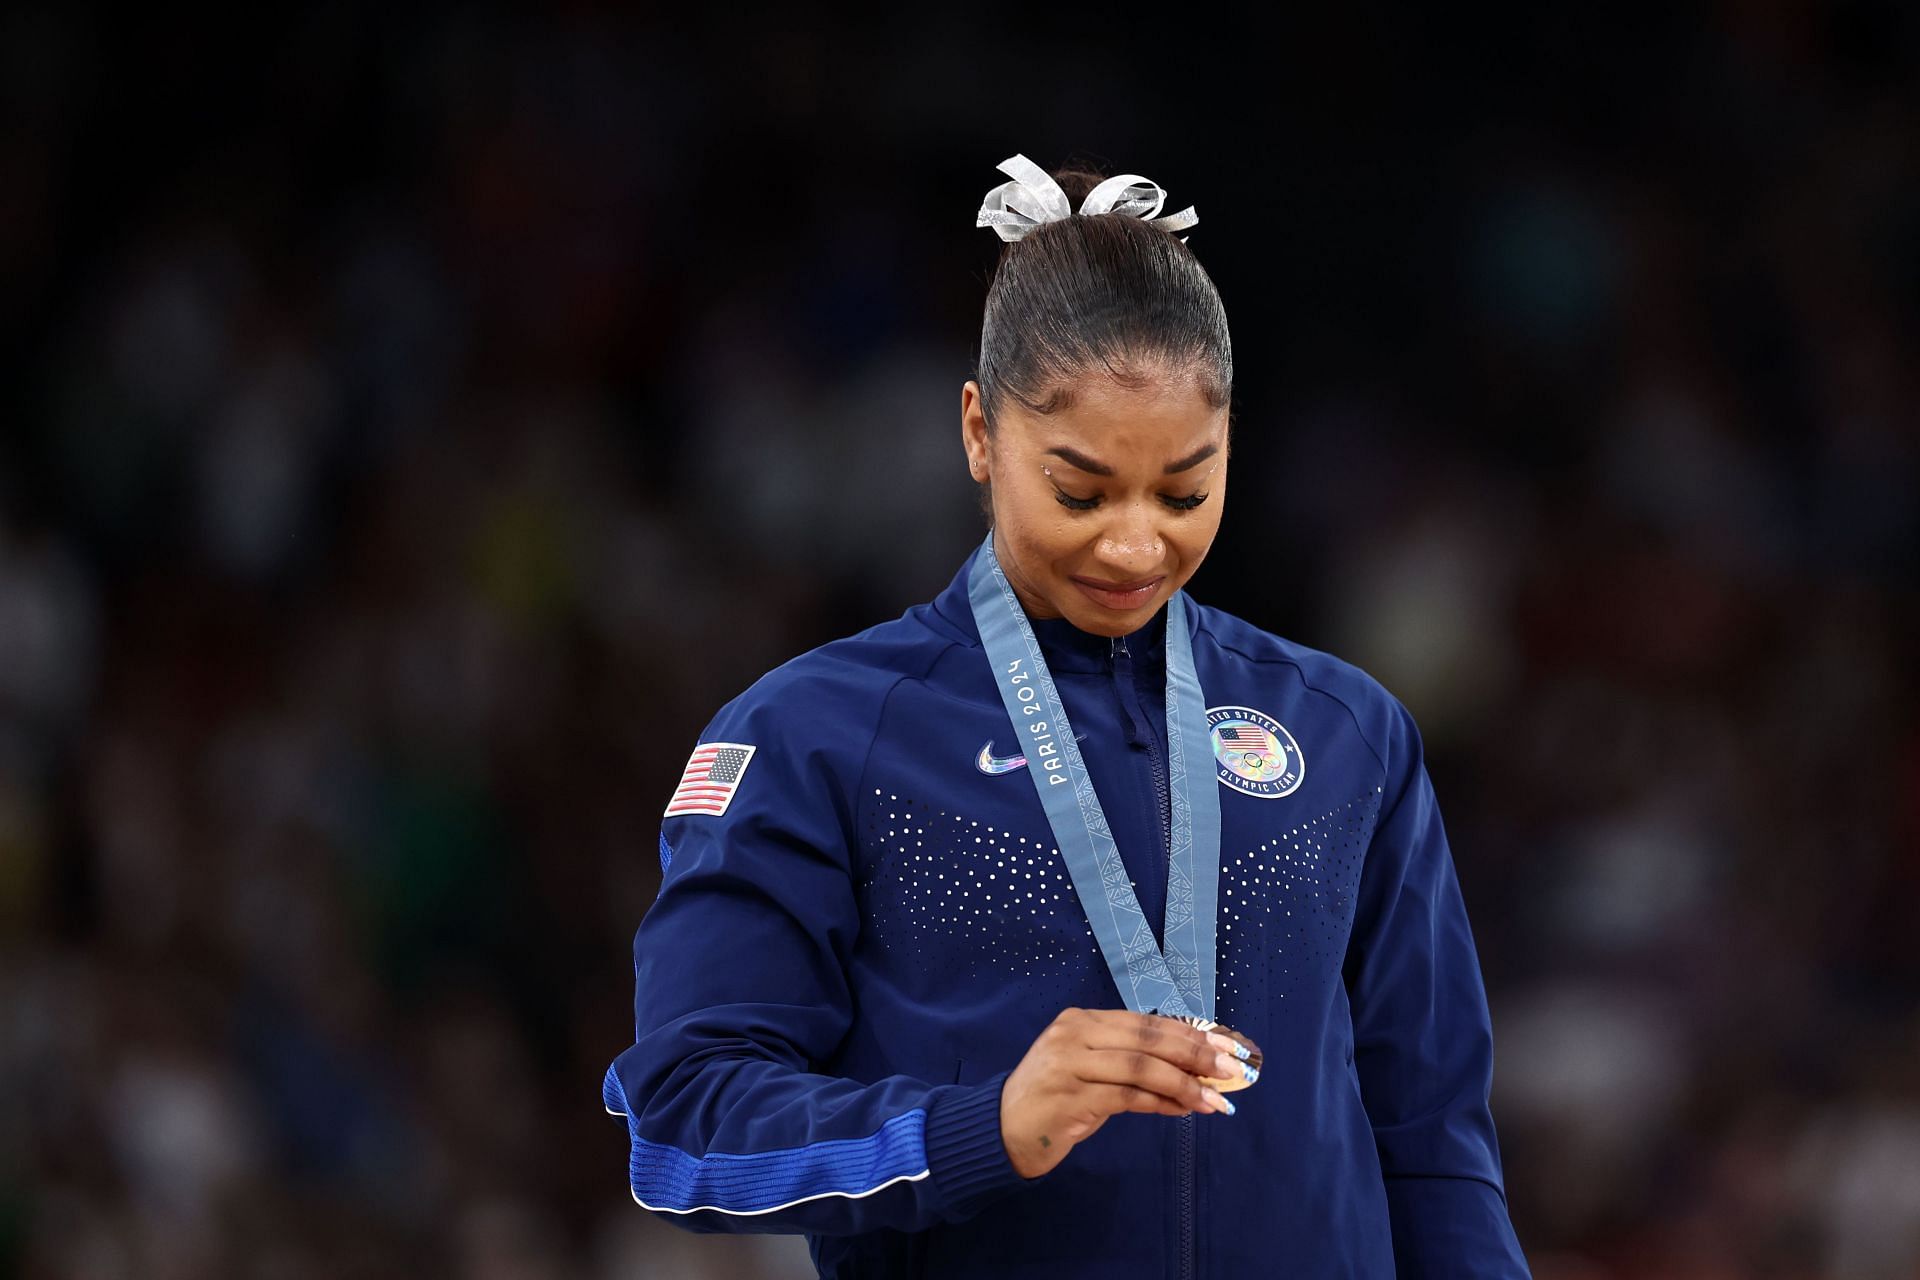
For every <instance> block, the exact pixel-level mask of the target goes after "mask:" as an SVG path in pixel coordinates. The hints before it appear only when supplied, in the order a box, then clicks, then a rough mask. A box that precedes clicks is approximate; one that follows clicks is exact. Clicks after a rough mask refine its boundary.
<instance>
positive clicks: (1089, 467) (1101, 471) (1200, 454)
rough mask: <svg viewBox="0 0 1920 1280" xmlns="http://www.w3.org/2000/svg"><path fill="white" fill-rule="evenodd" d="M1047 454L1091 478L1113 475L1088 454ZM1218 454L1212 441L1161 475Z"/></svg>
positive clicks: (1057, 450)
mask: <svg viewBox="0 0 1920 1280" xmlns="http://www.w3.org/2000/svg"><path fill="white" fill-rule="evenodd" d="M1047 452H1048V453H1050V454H1052V455H1053V456H1054V457H1056V458H1059V459H1060V460H1061V461H1062V462H1065V463H1067V464H1068V465H1069V466H1074V467H1078V468H1079V469H1080V470H1082V471H1084V472H1086V473H1087V474H1088V475H1090V476H1110V475H1112V474H1113V468H1112V467H1110V466H1108V465H1107V464H1106V463H1104V462H1095V461H1094V460H1093V459H1092V458H1089V457H1088V456H1087V455H1086V454H1084V453H1081V452H1079V451H1078V450H1075V449H1068V448H1066V447H1064V446H1062V447H1060V448H1055V449H1049V450H1047ZM1218 452H1220V446H1219V445H1218V444H1216V443H1213V442H1211V441H1210V442H1208V443H1207V444H1203V445H1201V446H1200V447H1199V448H1198V449H1195V450H1194V451H1193V452H1192V453H1190V454H1188V455H1187V456H1186V457H1184V458H1175V459H1174V460H1173V461H1172V462H1169V463H1168V464H1167V465H1166V468H1165V470H1163V471H1162V472H1161V474H1162V475H1169V476H1171V475H1178V474H1179V473H1180V472H1182V471H1187V470H1191V469H1192V468H1194V467H1197V466H1199V465H1200V464H1201V463H1203V462H1205V461H1206V460H1207V459H1208V458H1211V457H1212V456H1213V455H1214V454H1216V453H1218Z"/></svg>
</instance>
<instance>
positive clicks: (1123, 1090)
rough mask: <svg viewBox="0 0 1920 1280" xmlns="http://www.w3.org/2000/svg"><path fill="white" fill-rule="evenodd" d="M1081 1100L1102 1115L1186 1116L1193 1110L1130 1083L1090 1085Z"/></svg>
mask: <svg viewBox="0 0 1920 1280" xmlns="http://www.w3.org/2000/svg"><path fill="white" fill-rule="evenodd" d="M1081 1101H1082V1102H1083V1103H1085V1104H1087V1105H1089V1106H1091V1107H1092V1108H1093V1109H1094V1110H1096V1111H1098V1112H1099V1113H1100V1114H1101V1115H1102V1116H1111V1115H1118V1114H1120V1113H1121V1112H1122V1111H1131V1112H1136V1113H1138V1114H1140V1115H1149V1116H1184V1115H1191V1114H1192V1111H1193V1109H1192V1108H1191V1107H1183V1106H1181V1105H1180V1104H1179V1103H1177V1102H1175V1101H1173V1100H1172V1099H1171V1098H1167V1097H1163V1096H1161V1095H1160V1094H1157V1093H1155V1092H1154V1091H1153V1090H1151V1089H1142V1088H1140V1087H1139V1086H1138V1085H1130V1084H1092V1085H1088V1086H1087V1087H1086V1091H1085V1093H1084V1094H1083V1095H1082V1098H1081Z"/></svg>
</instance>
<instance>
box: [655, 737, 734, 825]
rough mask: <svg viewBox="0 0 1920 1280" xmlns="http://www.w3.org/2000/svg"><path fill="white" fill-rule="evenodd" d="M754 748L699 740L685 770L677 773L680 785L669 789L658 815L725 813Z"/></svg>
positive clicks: (669, 816)
mask: <svg viewBox="0 0 1920 1280" xmlns="http://www.w3.org/2000/svg"><path fill="white" fill-rule="evenodd" d="M754 750H755V748H753V747H750V746H748V745H747V744H745V743H743V742H703V743H701V744H700V745H699V746H697V747H695V748H694V749H693V756H692V758H691V759H689V760H688V761H687V768H686V771H685V772H684V773H682V774H681V775H680V785H679V786H677V787H675V788H674V790H673V799H671V800H669V801H667V811H666V812H665V813H663V814H661V815H660V816H661V817H663V818H671V817H675V816H677V815H679V814H683V813H704V814H706V815H708V816H709V817H714V818H717V817H719V816H720V815H721V814H723V813H725V812H726V811H727V806H728V805H729V804H731V803H732V802H733V793H734V792H735V791H737V790H739V789H740V779H741V778H743V777H745V776H746V773H747V762H748V761H750V760H752V759H753V753H754Z"/></svg>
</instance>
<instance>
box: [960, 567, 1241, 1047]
mask: <svg viewBox="0 0 1920 1280" xmlns="http://www.w3.org/2000/svg"><path fill="white" fill-rule="evenodd" d="M967 597H968V600H969V601H970V602H971V603H972V605H973V621H974V624H975V625H976V626H978V627H979V628H980V640H981V643H982V644H984V645H985V646H986V650H987V661H988V662H989V663H990V664H992V666H993V677H994V683H995V684H997V685H998V686H999V688H1000V699H1001V701H1002V702H1004V703H1005V704H1006V708H1007V715H1008V716H1009V717H1011V718H1012V720H1013V728H1014V733H1015V736H1016V737H1017V738H1018V740H1019V742H1020V750H1021V753H1022V754H1024V755H1025V756H1026V757H1027V776H1028V777H1030V778H1031V779H1033V786H1034V790H1035V791H1036V792H1038V793H1039V796H1040V806H1041V807H1042V808H1043V809H1045V810H1046V813H1047V821H1048V822H1049V823H1051V824H1052V826H1053V838H1054V839H1055V840H1057V841H1059V844H1060V854H1061V856H1062V857H1063V858H1065V859H1066V863H1067V871H1068V873H1069V874H1070V875H1072V877H1073V888H1074V892H1075V893H1077V894H1078V895H1079V896H1080V908H1081V910H1083V911H1085V912H1086V913H1087V922H1088V923H1089V924H1091V925H1092V926H1093V936H1094V938H1095V940H1096V941H1098V942H1099V944H1100V953H1101V954H1102V955H1103V956H1105V957H1106V960H1107V968H1108V969H1109V970H1110V971H1111V972H1112V973H1113V981H1114V985H1115V986H1117V987H1119V988H1120V996H1121V998H1122V999H1123V1000H1125V1001H1126V1002H1127V1007H1128V1008H1129V1009H1132V1010H1134V1011H1135V1012H1137V1013H1151V1012H1154V1011H1158V1012H1160V1013H1168V1014H1173V1015H1174V1016H1176V1017H1183V1018H1184V1017H1191V1016H1194V1015H1198V1016H1199V1017H1202V1018H1208V1019H1211V1018H1212V1017H1213V979H1214V928H1215V923H1216V921H1217V920H1218V918H1219V892H1220V789H1219V784H1218V783H1217V782H1215V781H1214V776H1213V770H1212V769H1209V768H1204V767H1202V768H1189V767H1188V764H1189V760H1188V756H1189V754H1190V753H1193V752H1201V751H1207V752H1208V755H1209V758H1210V757H1211V751H1210V750H1209V748H1208V744H1207V733H1208V729H1207V712H1206V706H1207V703H1206V698H1205V696H1204V695H1203V694H1202V693H1201V691H1200V677H1199V675H1198V674H1197V673H1196V672H1195V671H1194V668H1193V639H1192V636H1191V635H1190V633H1189V632H1188V630H1187V607H1186V596H1185V594H1184V593H1182V592H1178V591H1176V592H1175V593H1174V594H1173V598H1172V599H1170V600H1168V601H1167V775H1168V783H1169V787H1168V791H1169V795H1170V797H1171V801H1172V807H1173V813H1172V815H1171V817H1172V822H1171V824H1170V825H1171V829H1172V836H1173V839H1172V848H1170V849H1169V850H1168V851H1167V852H1168V857H1167V916H1166V923H1165V925H1164V926H1163V928H1162V930H1161V933H1162V935H1163V937H1164V938H1165V941H1166V951H1165V954H1164V955H1163V954H1162V952H1161V949H1160V948H1159V947H1158V946H1155V945H1154V941H1153V931H1152V930H1151V929H1149V928H1148V927H1147V918H1146V915H1145V914H1144V913H1143V912H1142V911H1141V910H1140V901H1139V899H1138V898H1136V897H1134V894H1133V883H1132V881H1131V880H1129V879H1128V878H1127V868H1126V864H1125V863H1124V862H1122V861H1121V858H1120V848H1119V846H1118V845H1116V844H1115V843H1114V839H1113V829H1112V828H1111V827H1109V826H1108V825H1107V815H1106V813H1105V812H1104V811H1103V810H1102V809H1101V808H1100V798H1099V797H1098V796H1096V795H1095V794H1094V793H1093V779H1092V777H1091V776H1090V775H1089V774H1088V773H1087V768H1086V764H1085V763H1084V762H1083V761H1082V760H1081V758H1080V747H1079V744H1078V743H1077V742H1075V741H1074V736H1073V726H1072V725H1071V724H1070V723H1069V722H1068V720H1067V708H1066V706H1065V704H1064V703H1062V702H1061V701H1060V691H1059V690H1058V689H1056V688H1055V687H1054V684H1053V673H1052V672H1050V671H1048V670H1047V660H1046V658H1045V657H1043V656H1042V655H1041V653H1040V642H1039V640H1037V639H1036V638H1035V637H1034V634H1033V625H1032V624H1031V623H1030V622H1028V621H1027V614H1026V611H1025V610H1024V609H1022V608H1021V607H1020V599H1019V597H1018V596H1016V595H1015V594H1014V592H1013V587H1012V585H1011V584H1009V583H1008V582H1007V575H1006V573H1005V571H1003V570H1002V569H1001V567H1000V561H999V558H998V557H997V556H995V555H994V551H993V535H992V534H991V533H989V534H988V535H987V540H986V541H985V542H984V543H982V544H981V546H980V554H979V555H978V556H976V557H975V558H974V562H973V572H972V574H971V576H970V577H969V578H968V581H967Z"/></svg>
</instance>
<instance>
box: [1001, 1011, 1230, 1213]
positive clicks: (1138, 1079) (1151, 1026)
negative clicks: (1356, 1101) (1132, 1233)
mask: <svg viewBox="0 0 1920 1280" xmlns="http://www.w3.org/2000/svg"><path fill="white" fill-rule="evenodd" d="M1232 1045H1233V1042H1232V1041H1231V1040H1228V1039H1227V1038H1226V1037H1224V1036H1210V1035H1208V1034H1207V1033H1206V1032H1203V1031H1200V1030H1198V1029H1196V1028H1194V1027H1190V1026H1188V1025H1186V1024H1185V1023H1183V1022H1180V1021H1177V1020H1176V1019H1173V1018H1162V1017H1159V1016H1157V1015H1154V1014H1146V1013H1133V1012H1131V1011H1129V1010H1126V1009H1067V1010H1064V1011H1062V1012H1061V1014H1060V1016H1059V1017H1057V1018H1055V1019H1054V1020H1053V1021H1052V1022H1051V1023H1049V1024H1048V1025H1047V1029H1046V1030H1045V1031H1042V1032H1041V1033H1040V1035H1039V1036H1038V1037H1037V1038H1036V1039H1035V1040H1034V1042H1033V1044H1032V1046H1031V1047H1029V1048H1028V1050H1027V1053H1026V1056H1025V1057H1023V1058H1021V1059H1020V1065H1019V1066H1017V1067H1015V1068H1014V1069H1013V1074H1012V1075H1010V1076H1008V1077H1007V1083H1006V1086H1005V1087H1004V1088H1003V1089H1002V1090H1001V1093H1000V1140H1001V1141H1002V1142H1003V1143H1005V1144H1006V1148H1007V1155H1008V1157H1009V1158H1010V1159H1011V1160H1012V1161H1013V1167H1014V1170H1015V1171H1016V1172H1017V1173H1019V1174H1020V1176H1021V1177H1023V1178H1037V1177H1039V1176H1040V1175H1041V1174H1043V1173H1046V1172H1048V1171H1049V1170H1051V1169H1052V1168H1053V1167H1054V1166H1055V1165H1057V1164H1059V1163H1060V1162H1061V1161H1062V1160H1064V1159H1066V1156H1067V1152H1069V1151H1071V1150H1073V1148H1074V1147H1075V1146H1076V1145H1078V1144H1079V1143H1082V1142H1084V1141H1086V1140H1087V1139H1088V1138H1090V1137H1092V1136H1093V1133H1094V1131H1095V1130H1097V1129H1099V1127H1100V1126H1101V1125H1103V1124H1105V1123H1106V1122H1107V1117H1109V1116H1113V1115H1118V1114H1119V1113H1120V1112H1122V1111H1140V1112H1145V1113H1146V1114H1148V1115H1160V1116H1184V1115H1187V1114H1189V1113H1190V1112H1195V1111H1198V1112H1200V1113H1202V1114H1211V1113H1214V1112H1220V1111H1224V1112H1226V1113H1227V1114H1229V1115H1231V1114H1232V1113H1233V1106H1232V1104H1231V1103H1229V1102H1228V1101H1227V1100H1226V1099H1225V1098H1223V1097H1221V1096H1220V1094H1219V1093H1218V1092H1217V1091H1215V1090H1214V1089H1212V1088H1210V1087H1208V1086H1206V1085H1203V1084H1201V1083H1200V1079H1199V1077H1202V1076H1206V1077H1211V1078H1213V1079H1216V1080H1217V1079H1221V1078H1223V1077H1229V1076H1238V1075H1239V1074H1240V1073H1241V1066H1240V1062H1239V1060H1238V1059H1237V1058H1235V1057H1234V1056H1233V1054H1232V1052H1231V1048H1232ZM1223 1049H1226V1050H1228V1051H1227V1052H1222V1050H1223Z"/></svg>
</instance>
